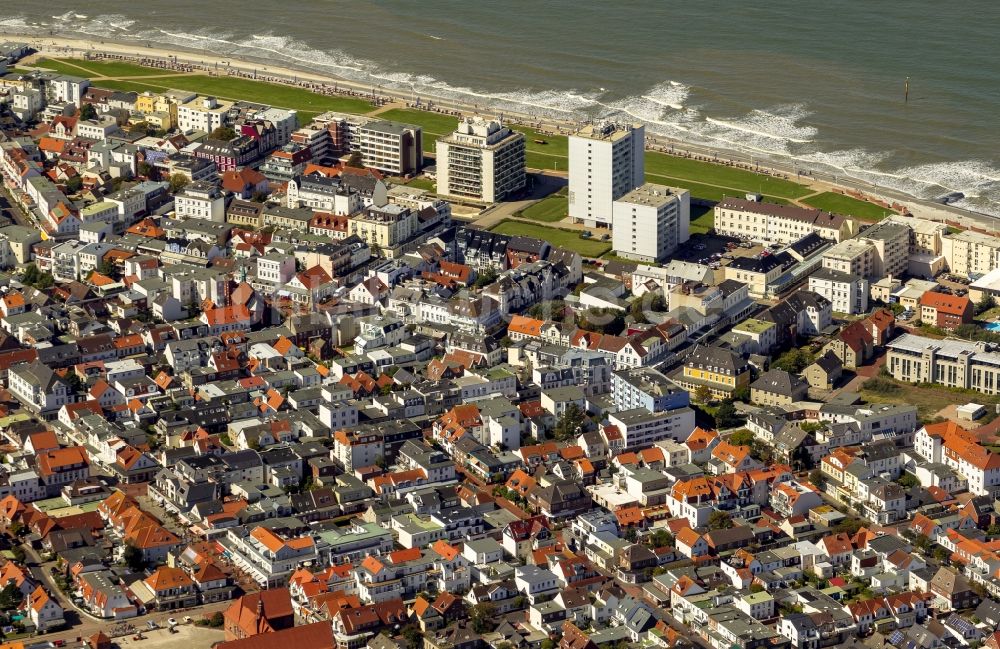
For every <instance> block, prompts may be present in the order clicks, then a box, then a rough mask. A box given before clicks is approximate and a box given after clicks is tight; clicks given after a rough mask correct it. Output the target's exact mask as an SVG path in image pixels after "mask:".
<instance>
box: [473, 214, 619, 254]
mask: <svg viewBox="0 0 1000 649" xmlns="http://www.w3.org/2000/svg"><path fill="white" fill-rule="evenodd" d="M491 229H492V230H493V231H494V232H499V233H500V234H511V235H520V236H523V237H534V238H536V239H544V240H545V241H548V242H549V243H550V244H552V245H553V246H556V247H559V248H566V249H567V250H575V251H576V252H578V253H580V254H581V255H583V256H584V257H600V256H601V255H603V254H604V253H606V252H607V251H609V250H611V242H610V241H598V240H595V239H584V238H582V237H581V236H580V234H579V233H578V232H576V231H575V230H562V229H560V228H552V227H548V226H545V225H535V224H534V223H525V222H524V221H510V220H506V221H500V223H498V224H497V225H496V226H494V227H493V228H491Z"/></svg>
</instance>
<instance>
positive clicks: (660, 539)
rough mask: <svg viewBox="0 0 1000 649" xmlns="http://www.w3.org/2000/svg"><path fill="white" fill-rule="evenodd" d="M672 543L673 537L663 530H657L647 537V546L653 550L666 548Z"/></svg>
mask: <svg viewBox="0 0 1000 649" xmlns="http://www.w3.org/2000/svg"><path fill="white" fill-rule="evenodd" d="M673 543H674V537H673V535H672V534H671V533H670V532H668V531H667V530H665V529H658V530H656V531H655V532H653V533H652V534H650V535H649V544H650V545H651V546H653V547H654V548H666V547H669V546H671V545H673Z"/></svg>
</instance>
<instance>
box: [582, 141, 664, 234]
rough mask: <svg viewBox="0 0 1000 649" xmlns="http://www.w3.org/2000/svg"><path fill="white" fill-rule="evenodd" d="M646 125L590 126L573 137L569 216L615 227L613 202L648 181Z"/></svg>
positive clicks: (586, 223)
mask: <svg viewBox="0 0 1000 649" xmlns="http://www.w3.org/2000/svg"><path fill="white" fill-rule="evenodd" d="M645 133H646V131H645V127H643V126H642V125H641V124H636V125H623V124H604V125H588V126H585V127H583V128H582V129H580V130H579V131H577V132H576V133H574V134H573V135H570V137H569V215H570V216H571V217H573V220H574V221H576V222H577V223H583V224H585V225H588V226H593V227H597V226H603V227H611V222H612V204H613V203H614V201H615V200H617V199H619V198H621V197H622V196H624V195H625V194H627V193H628V192H630V191H632V190H633V189H635V188H636V187H638V186H639V185H641V184H643V182H644V180H645V165H644V162H643V153H644V151H645Z"/></svg>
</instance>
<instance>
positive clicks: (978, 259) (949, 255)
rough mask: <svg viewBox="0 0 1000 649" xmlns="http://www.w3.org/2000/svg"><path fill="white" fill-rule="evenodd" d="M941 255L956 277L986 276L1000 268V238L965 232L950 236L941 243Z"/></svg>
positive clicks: (970, 231)
mask: <svg viewBox="0 0 1000 649" xmlns="http://www.w3.org/2000/svg"><path fill="white" fill-rule="evenodd" d="M941 244H942V245H941V254H943V255H944V258H945V260H946V261H947V262H948V270H950V271H951V272H952V273H954V274H956V275H964V276H966V277H971V276H973V275H985V274H986V273H988V272H990V271H991V270H993V269H994V268H1000V238H998V237H991V236H990V235H988V234H980V233H978V232H973V231H972V230H963V231H962V232H956V233H955V234H949V235H948V236H946V237H944V238H943V239H942V241H941Z"/></svg>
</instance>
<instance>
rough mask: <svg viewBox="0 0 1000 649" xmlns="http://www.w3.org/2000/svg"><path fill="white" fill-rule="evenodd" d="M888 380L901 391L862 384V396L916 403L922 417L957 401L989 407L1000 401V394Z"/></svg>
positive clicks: (894, 402) (928, 415)
mask: <svg viewBox="0 0 1000 649" xmlns="http://www.w3.org/2000/svg"><path fill="white" fill-rule="evenodd" d="M884 380H886V381H891V382H892V383H894V384H896V385H898V386H899V388H900V389H899V391H898V392H895V393H893V394H881V393H877V392H872V391H871V390H866V389H864V387H863V386H862V388H861V396H862V398H863V399H864V400H865V401H868V402H870V403H893V404H914V405H916V406H917V409H918V414H919V416H920V418H921V419H923V420H927V419H931V418H933V417H934V416H935V415H936V414H937V413H938V412H940V411H941V410H943V409H944V408H946V407H948V406H949V405H952V404H955V403H967V402H969V401H975V402H976V403H981V404H983V405H985V406H987V407H988V408H992V406H994V405H995V404H997V403H1000V396H997V395H989V394H980V393H978V392H977V393H974V394H973V393H969V392H966V391H963V390H952V389H949V388H947V387H944V386H940V385H911V384H909V383H903V382H902V381H896V380H894V379H889V378H886V379H884Z"/></svg>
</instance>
